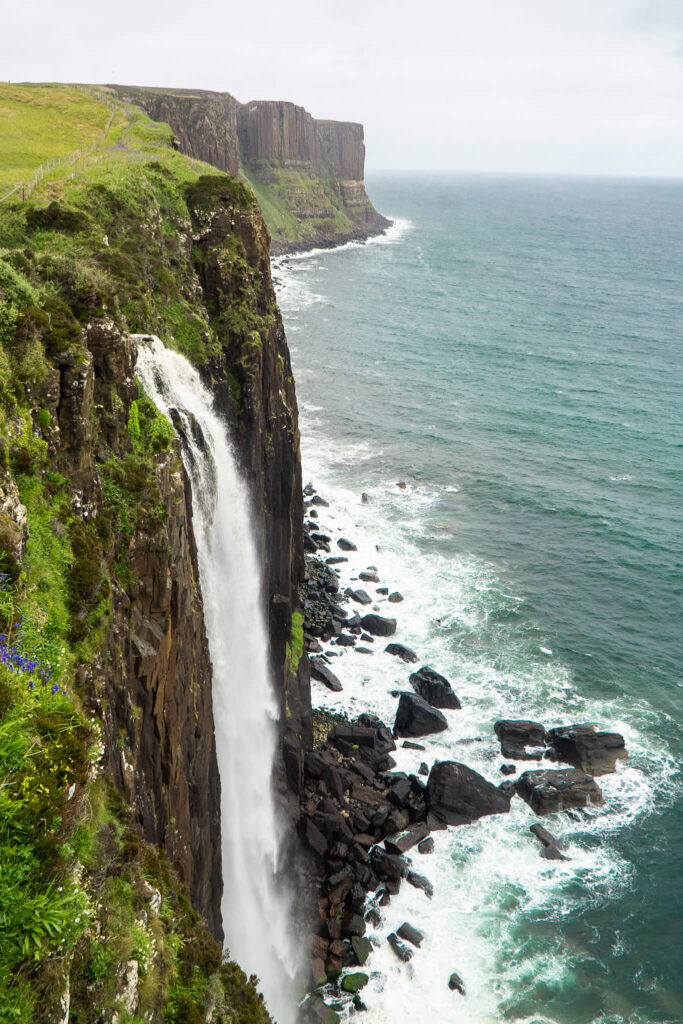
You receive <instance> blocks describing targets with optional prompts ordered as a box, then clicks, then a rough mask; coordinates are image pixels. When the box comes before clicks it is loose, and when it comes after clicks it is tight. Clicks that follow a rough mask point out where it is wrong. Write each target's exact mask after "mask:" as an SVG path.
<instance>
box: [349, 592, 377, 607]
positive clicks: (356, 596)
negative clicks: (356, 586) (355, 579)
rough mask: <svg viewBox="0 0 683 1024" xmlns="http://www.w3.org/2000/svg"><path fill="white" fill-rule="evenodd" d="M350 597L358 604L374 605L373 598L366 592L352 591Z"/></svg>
mask: <svg viewBox="0 0 683 1024" xmlns="http://www.w3.org/2000/svg"><path fill="white" fill-rule="evenodd" d="M350 596H351V598H352V599H353V600H354V601H356V602H357V603H358V604H372V598H371V597H370V595H369V594H368V592H367V591H366V590H352V591H351V595H350Z"/></svg>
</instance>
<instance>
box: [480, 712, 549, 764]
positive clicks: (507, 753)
mask: <svg viewBox="0 0 683 1024" xmlns="http://www.w3.org/2000/svg"><path fill="white" fill-rule="evenodd" d="M493 729H494V732H495V734H496V736H497V737H498V739H499V740H500V749H501V752H502V754H503V757H509V758H510V759H512V760H518V761H540V760H541V757H542V756H543V752H542V751H540V752H537V753H527V750H526V748H527V747H543V746H545V744H546V742H547V736H546V731H545V727H544V726H542V725H540V724H539V723H538V722H529V721H528V720H526V719H502V720H501V721H500V722H496V724H495V725H494V727H493Z"/></svg>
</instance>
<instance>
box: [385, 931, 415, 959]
mask: <svg viewBox="0 0 683 1024" xmlns="http://www.w3.org/2000/svg"><path fill="white" fill-rule="evenodd" d="M387 942H388V943H389V945H390V946H391V948H392V949H393V951H394V953H395V954H396V956H397V957H398V958H399V960H402V961H403V962H404V963H407V962H408V961H409V960H410V959H411V958H412V955H413V951H412V949H409V948H408V946H406V944H405V942H401V940H400V939H399V937H398V935H397V934H396V932H392V933H391V935H387Z"/></svg>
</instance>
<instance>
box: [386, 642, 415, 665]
mask: <svg viewBox="0 0 683 1024" xmlns="http://www.w3.org/2000/svg"><path fill="white" fill-rule="evenodd" d="M384 650H385V651H386V652H387V654H393V655H395V656H396V657H397V658H400V659H401V661H405V662H406V664H409V663H410V662H416V661H417V654H416V653H415V651H411V649H410V647H404V646H403V644H387V646H386V647H385V648H384Z"/></svg>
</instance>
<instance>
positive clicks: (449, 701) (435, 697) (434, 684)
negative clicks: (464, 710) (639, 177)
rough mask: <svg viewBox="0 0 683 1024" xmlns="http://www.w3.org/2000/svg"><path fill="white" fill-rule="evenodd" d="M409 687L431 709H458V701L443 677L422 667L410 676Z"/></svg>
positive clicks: (427, 667) (426, 666)
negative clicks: (430, 706)
mask: <svg viewBox="0 0 683 1024" xmlns="http://www.w3.org/2000/svg"><path fill="white" fill-rule="evenodd" d="M410 685H411V686H412V688H413V689H414V690H415V692H416V693H418V694H419V695H420V697H422V698H423V700H426V701H427V703H428V704H431V705H432V707H433V708H460V707H462V705H461V703H460V701H459V700H458V698H457V697H456V695H455V694H454V693H453V688H452V687H451V684H450V683H449V682H448V680H447V679H446V677H445V676H442V675H441V674H440V673H439V672H436V671H435V670H434V669H433V668H430V667H429V666H428V665H423V666H422V668H420V669H418V671H417V672H413V673H412V675H411V676H410Z"/></svg>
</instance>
